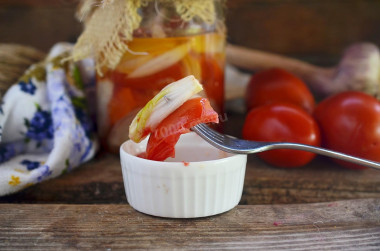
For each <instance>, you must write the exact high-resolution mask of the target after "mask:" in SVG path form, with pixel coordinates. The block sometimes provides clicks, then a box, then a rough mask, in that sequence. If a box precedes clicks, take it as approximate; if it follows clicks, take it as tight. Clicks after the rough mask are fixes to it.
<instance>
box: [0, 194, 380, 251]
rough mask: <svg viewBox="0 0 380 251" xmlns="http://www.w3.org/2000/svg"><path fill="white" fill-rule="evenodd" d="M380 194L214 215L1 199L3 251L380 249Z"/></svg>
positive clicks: (246, 208) (247, 208) (241, 208)
mask: <svg viewBox="0 0 380 251" xmlns="http://www.w3.org/2000/svg"><path fill="white" fill-rule="evenodd" d="M379 205H380V200H379V199H377V200H374V199H369V200H353V201H338V202H334V203H320V204H307V205H276V206H264V205H258V206H238V207H237V208H235V209H233V210H231V211H229V212H227V213H224V214H221V215H218V216H213V217H206V218H199V219H166V218H157V217H151V216H148V215H144V214H141V213H139V212H137V211H135V210H133V209H132V208H131V207H130V206H128V205H38V204H35V205H28V204H24V205H17V204H3V205H0V249H2V250H4V249H16V250H21V249H28V250H35V249H38V250H41V249H48V250H76V249H80V250H119V249H123V250H125V249H154V248H155V249H201V250H208V249H217V250H225V249H238V250H241V249H250V250H263V249H265V250H283V249H286V250H290V249H292V250H321V249H325V250H338V249H339V250H370V249H372V250H376V249H379V247H380V207H379Z"/></svg>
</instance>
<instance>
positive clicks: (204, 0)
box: [97, 0, 226, 150]
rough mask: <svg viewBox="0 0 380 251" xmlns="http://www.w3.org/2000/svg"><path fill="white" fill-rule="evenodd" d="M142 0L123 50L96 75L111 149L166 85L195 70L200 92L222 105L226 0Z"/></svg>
mask: <svg viewBox="0 0 380 251" xmlns="http://www.w3.org/2000/svg"><path fill="white" fill-rule="evenodd" d="M114 1H118V0H114ZM121 1H127V2H128V1H134V2H136V0H121ZM140 1H143V2H144V4H141V5H139V7H138V8H137V12H138V16H139V18H141V20H140V22H139V25H138V26H137V27H136V28H135V29H133V33H132V37H131V38H130V39H129V40H128V39H126V42H125V43H126V47H125V48H126V49H125V51H124V53H123V54H122V55H121V57H120V60H119V61H118V63H117V64H116V65H115V66H114V67H107V66H102V67H101V72H100V74H98V77H97V117H98V119H97V120H98V131H99V134H100V137H101V139H102V142H103V144H105V145H107V146H108V148H109V149H111V150H118V148H119V146H120V144H121V143H122V142H123V141H125V140H126V139H128V128H129V125H130V123H131V121H132V119H133V118H134V116H135V115H136V113H137V112H138V111H139V110H140V109H141V108H142V107H143V106H144V105H145V104H146V103H147V102H148V101H149V100H150V99H151V98H153V97H154V95H155V94H157V93H158V92H159V91H160V90H161V89H162V88H163V87H165V86H166V85H167V84H169V83H171V82H174V81H176V80H179V79H181V78H183V77H185V76H188V75H194V76H195V77H196V78H197V79H198V80H199V81H200V83H201V84H202V85H203V87H204V92H203V94H202V95H204V96H206V97H207V98H208V99H209V100H210V103H211V105H212V107H213V108H214V109H215V110H216V111H217V112H222V111H223V102H224V61H225V53H224V49H225V40H226V36H225V28H224V23H223V22H224V19H223V4H224V1H223V0H192V1H188V0H140ZM137 2H139V0H137ZM126 15H127V13H126ZM103 56H107V55H103Z"/></svg>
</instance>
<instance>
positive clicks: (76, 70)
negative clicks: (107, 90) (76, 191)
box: [0, 43, 98, 196]
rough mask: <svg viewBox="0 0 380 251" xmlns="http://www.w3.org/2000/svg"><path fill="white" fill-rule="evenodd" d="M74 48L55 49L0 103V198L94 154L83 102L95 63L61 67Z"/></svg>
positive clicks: (94, 143) (88, 111) (88, 61)
mask: <svg viewBox="0 0 380 251" xmlns="http://www.w3.org/2000/svg"><path fill="white" fill-rule="evenodd" d="M72 47H73V46H72V45H70V44H67V43H59V44H57V45H55V46H54V47H53V48H52V49H51V51H50V53H49V55H48V56H47V58H46V59H45V60H44V61H43V62H40V63H38V64H35V65H32V66H31V67H30V68H29V69H28V70H27V71H26V72H25V74H24V75H23V76H22V77H21V78H20V80H19V81H18V82H17V83H15V84H14V85H13V86H11V87H10V88H9V89H8V91H7V92H6V93H5V95H4V97H3V99H2V101H1V103H0V196H2V195H6V194H10V193H14V192H16V191H19V190H21V189H23V188H26V187H28V186H31V185H34V184H37V183H39V182H42V181H44V180H47V179H51V178H54V177H57V176H59V175H61V174H63V173H65V172H68V171H70V170H72V169H73V168H75V167H77V166H79V165H80V164H82V163H84V162H86V161H88V160H90V159H91V158H92V157H93V156H94V155H95V153H96V151H97V149H98V142H97V139H96V136H95V130H94V125H93V123H92V121H94V120H93V119H91V117H90V116H91V114H92V111H91V109H90V107H93V106H88V104H87V102H88V99H86V96H88V95H87V94H88V92H89V91H91V90H94V89H95V79H96V78H95V71H94V69H95V67H94V62H93V60H91V59H86V60H82V61H80V62H78V63H73V62H70V61H67V62H64V61H63V59H64V58H67V57H68V56H69V55H70V53H71V50H72Z"/></svg>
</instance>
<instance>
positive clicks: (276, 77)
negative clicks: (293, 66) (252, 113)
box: [246, 68, 315, 113]
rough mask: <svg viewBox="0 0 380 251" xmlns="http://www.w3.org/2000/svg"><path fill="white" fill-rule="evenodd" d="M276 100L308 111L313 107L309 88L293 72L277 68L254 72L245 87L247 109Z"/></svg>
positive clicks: (312, 98)
mask: <svg viewBox="0 0 380 251" xmlns="http://www.w3.org/2000/svg"><path fill="white" fill-rule="evenodd" d="M277 102H281V103H291V104H294V105H297V106H300V107H302V108H303V109H305V110H306V111H307V112H308V113H312V111H313V109H314V107H315V100H314V97H313V95H312V94H311V92H310V90H309V89H308V88H307V86H306V85H305V83H304V82H303V81H302V80H300V79H299V78H297V77H296V76H294V75H293V74H291V73H289V72H287V71H285V70H282V69H278V68H274V69H270V70H265V71H261V72H259V73H256V74H254V75H253V76H252V77H251V79H250V81H249V83H248V87H247V93H246V105H247V109H248V110H250V109H252V108H254V107H258V106H261V105H265V104H271V103H277Z"/></svg>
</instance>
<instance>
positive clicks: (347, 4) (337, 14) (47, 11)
mask: <svg viewBox="0 0 380 251" xmlns="http://www.w3.org/2000/svg"><path fill="white" fill-rule="evenodd" d="M77 2H78V0H1V1H0V23H1V24H2V25H0V42H3V43H4V42H6V43H21V44H27V45H31V46H34V47H36V48H39V49H43V50H45V51H47V50H48V49H49V48H50V47H51V46H52V45H53V44H54V43H56V42H58V41H70V42H74V41H75V40H76V38H77V37H78V35H79V34H80V32H81V29H82V26H81V24H80V23H79V22H78V21H76V20H75V18H74V12H75V7H76V4H77ZM227 7H228V8H227V10H226V17H227V18H226V23H227V28H228V39H229V41H231V42H233V43H236V44H239V45H244V46H247V47H252V48H256V49H260V50H265V51H270V52H275V53H280V54H285V55H289V56H294V57H297V58H301V59H304V60H307V61H309V62H313V63H317V64H321V65H331V64H334V63H336V61H337V60H338V58H339V56H340V55H341V53H342V50H343V49H344V48H345V47H346V46H348V45H349V44H351V43H353V42H357V41H369V42H373V43H375V44H377V45H380V33H379V32H378V24H379V23H380V15H378V13H379V10H380V1H376V0H345V1H341V0H229V1H227ZM26 27H27V28H26Z"/></svg>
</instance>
